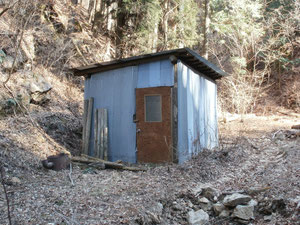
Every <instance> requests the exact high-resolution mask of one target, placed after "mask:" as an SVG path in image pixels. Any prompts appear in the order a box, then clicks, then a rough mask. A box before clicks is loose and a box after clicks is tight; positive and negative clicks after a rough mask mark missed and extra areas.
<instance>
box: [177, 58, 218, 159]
mask: <svg viewBox="0 0 300 225" xmlns="http://www.w3.org/2000/svg"><path fill="white" fill-rule="evenodd" d="M216 101H217V88H216V83H215V82H214V81H212V80H211V79H209V78H208V77H206V76H205V75H203V74H196V73H195V72H194V71H193V70H191V69H190V68H189V67H187V66H186V65H184V64H183V63H182V62H179V63H178V158H179V163H182V162H184V161H185V160H186V159H188V158H190V157H191V156H193V155H195V154H197V153H199V152H200V151H201V150H202V149H203V148H208V149H209V148H213V147H215V146H217V145H218V127H217V107H216V104H217V103H216Z"/></svg>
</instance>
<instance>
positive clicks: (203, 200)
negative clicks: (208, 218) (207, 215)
mask: <svg viewBox="0 0 300 225" xmlns="http://www.w3.org/2000/svg"><path fill="white" fill-rule="evenodd" d="M199 205H200V207H201V209H203V210H205V211H209V210H211V209H212V203H211V202H210V201H209V200H208V199H207V198H205V197H202V198H200V199H199Z"/></svg>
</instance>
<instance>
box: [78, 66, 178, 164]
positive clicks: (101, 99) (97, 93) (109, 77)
mask: <svg viewBox="0 0 300 225" xmlns="http://www.w3.org/2000/svg"><path fill="white" fill-rule="evenodd" d="M173 85H174V72H173V65H172V64H171V62H170V61H169V60H162V61H158V62H151V63H146V64H140V65H139V66H136V67H125V68H120V69H115V70H110V71H106V72H101V73H97V74H93V75H92V76H91V77H90V78H88V79H86V81H85V91H84V92H85V95H84V98H85V99H88V98H90V97H94V110H95V109H96V108H107V109H108V130H109V134H108V135H109V143H108V145H109V146H108V148H109V151H108V159H109V160H111V161H116V160H119V159H121V160H123V161H126V162H132V163H134V162H136V124H135V123H133V115H134V114H135V88H147V87H157V86H173ZM93 118H94V116H92V130H91V132H92V133H91V139H90V154H93V146H94V124H93V123H94V122H93V121H94V119H93Z"/></svg>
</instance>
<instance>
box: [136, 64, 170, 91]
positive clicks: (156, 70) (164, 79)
mask: <svg viewBox="0 0 300 225" xmlns="http://www.w3.org/2000/svg"><path fill="white" fill-rule="evenodd" d="M173 70H174V67H173V64H172V63H171V62H170V61H169V60H162V61H157V62H151V63H146V64H141V65H139V66H138V84H137V88H147V87H159V86H173V85H174V72H173Z"/></svg>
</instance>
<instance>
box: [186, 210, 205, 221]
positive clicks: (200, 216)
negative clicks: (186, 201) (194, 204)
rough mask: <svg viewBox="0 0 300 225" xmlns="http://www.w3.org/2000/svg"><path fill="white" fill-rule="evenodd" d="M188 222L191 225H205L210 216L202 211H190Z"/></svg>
mask: <svg viewBox="0 0 300 225" xmlns="http://www.w3.org/2000/svg"><path fill="white" fill-rule="evenodd" d="M187 219H188V222H189V224H190V225H204V224H207V223H208V221H209V215H208V214H207V213H206V212H204V211H203V210H202V209H200V210H198V211H196V212H195V211H194V210H192V211H190V212H188V218H187Z"/></svg>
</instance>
